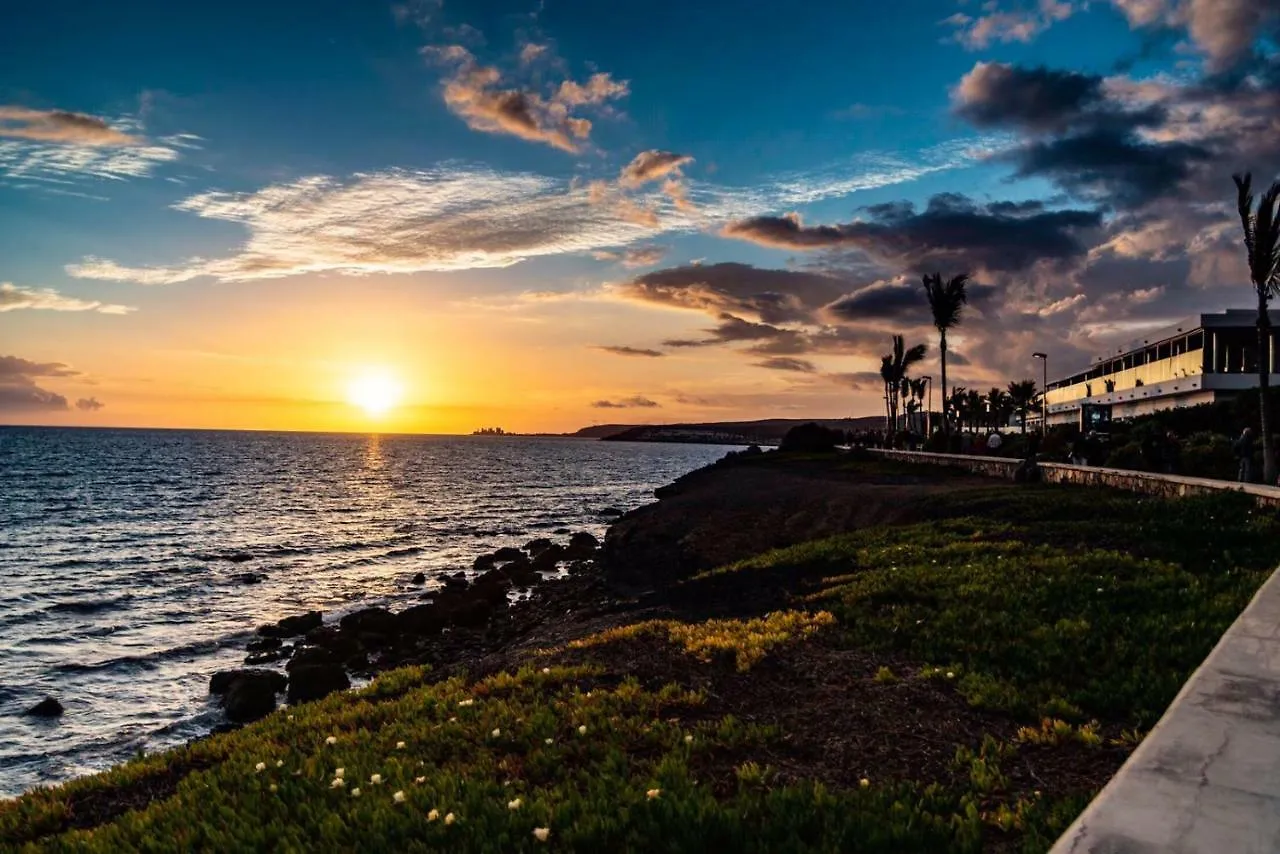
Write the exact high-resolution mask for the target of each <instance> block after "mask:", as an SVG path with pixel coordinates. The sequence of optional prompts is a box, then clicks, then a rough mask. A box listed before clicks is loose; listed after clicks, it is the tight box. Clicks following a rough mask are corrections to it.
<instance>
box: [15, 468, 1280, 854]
mask: <svg viewBox="0 0 1280 854" xmlns="http://www.w3.org/2000/svg"><path fill="white" fill-rule="evenodd" d="M765 456H766V457H768V456H772V455H765ZM784 463H785V461H782V460H779V459H775V460H772V461H761V462H759V463H756V462H753V463H752V465H780V464H784ZM828 464H829V465H830V466H832V467H833V469H834V468H841V469H842V470H846V471H848V472H850V473H851V474H852V475H854V476H857V475H858V473H859V472H864V473H866V475H867V476H868V477H871V476H874V477H877V478H886V477H899V478H902V479H904V480H909V479H911V478H919V479H928V478H932V477H935V476H936V477H947V476H948V475H947V474H946V473H944V472H937V473H936V475H935V473H934V470H932V469H920V468H915V467H909V466H902V465H900V464H893V465H890V466H886V465H885V464H881V463H871V462H851V461H850V460H849V459H847V458H839V457H837V458H833V459H832V460H831V461H830V462H829V463H828ZM916 511H917V512H916V513H915V515H914V517H913V521H911V522H909V523H904V524H896V525H882V526H877V527H870V528H865V529H862V530H856V531H851V532H848V533H844V534H839V535H836V536H831V537H825V538H822V539H818V540H812V541H807V542H803V543H798V544H796V545H792V546H789V547H787V548H781V549H775V550H771V551H768V552H765V553H762V554H758V555H755V556H754V557H751V558H748V559H746V560H742V561H738V562H735V563H732V564H729V565H726V566H722V567H718V568H716V569H713V570H711V571H708V572H704V573H701V574H699V575H696V576H693V577H689V578H686V579H685V580H684V581H683V582H682V583H680V584H679V585H677V587H676V588H675V589H673V590H672V591H670V596H669V598H668V599H667V600H664V604H662V606H661V607H662V609H665V610H664V614H663V615H662V616H655V615H654V609H653V607H652V603H650V606H649V608H648V610H647V611H645V613H644V614H643V615H641V614H639V612H638V611H637V614H636V616H634V617H632V616H629V615H628V613H627V612H626V611H625V609H624V610H622V611H620V612H619V613H618V615H617V616H616V618H615V619H614V620H613V624H612V625H606V626H601V625H595V626H594V627H593V628H592V629H591V630H590V631H586V632H584V633H583V634H582V635H581V636H579V637H577V638H573V639H569V640H567V641H564V642H561V643H554V644H533V645H529V646H527V647H525V648H522V649H518V650H512V651H511V652H510V653H509V654H506V655H505V657H499V659H498V660H497V661H495V662H494V663H493V664H492V666H489V667H487V668H486V669H485V671H484V672H480V671H477V672H473V673H470V674H468V675H462V676H458V675H446V674H445V672H444V671H443V670H435V669H431V668H422V667H415V668H407V669H402V670H397V671H392V672H389V673H386V674H383V675H382V676H381V677H379V678H378V679H377V680H376V681H375V682H374V683H373V684H372V685H370V686H369V687H368V688H366V689H363V690H361V691H357V692H352V693H349V694H344V695H337V696H332V697H330V698H328V699H326V700H323V701H321V702H319V703H314V704H305V705H302V706H298V707H296V708H288V709H283V710H281V711H280V712H278V713H276V714H274V715H272V716H270V717H269V718H267V719H265V720H263V721H260V722H259V723H257V724H254V725H251V726H249V727H246V728H245V729H243V730H240V731H237V732H234V733H229V734H225V735H220V736H216V737H213V738H210V739H207V740H204V741H200V742H197V743H195V744H192V745H189V746H187V747H185V748H183V749H180V750H176V751H171V752H168V753H164V754H158V755H155V756H149V757H145V758H141V759H139V760H137V761H135V762H133V763H130V764H128V765H125V766H122V767H121V768H118V769H116V770H114V771H112V772H109V773H107V774H104V775H99V776H95V777H89V778H85V779H82V780H78V781H75V782H72V783H70V784H67V785H65V786H61V787H58V788H54V789H48V790H40V791H37V792H33V793H30V794H28V795H27V796H25V797H23V798H21V799H18V800H16V801H11V802H7V803H4V804H0V848H4V849H6V850H10V849H12V850H23V849H30V850H68V851H71V850H75V851H81V850H87V851H128V850H173V849H183V850H197V849H202V850H219V851H238V850H265V849H273V850H302V849H308V850H311V851H339V850H357V849H362V850H374V849H377V850H409V851H415V850H421V851H434V850H448V851H541V850H569V851H589V850H607V851H623V850H630V851H641V850H644V851H705V850H715V851H721V850H723V851H832V852H834V851H850V850H858V851H895V852H896V851H973V852H976V851H1043V850H1046V849H1047V848H1048V847H1049V846H1050V845H1051V844H1052V842H1053V840H1054V839H1056V837H1057V836H1058V835H1059V834H1060V833H1061V832H1062V831H1063V830H1064V829H1065V828H1066V826H1067V825H1068V824H1069V823H1070V821H1071V820H1072V819H1073V818H1074V817H1075V816H1076V815H1077V814H1078V813H1079V811H1080V810H1081V809H1083V807H1084V806H1085V805H1086V804H1087V803H1088V801H1089V799H1090V798H1091V797H1092V795H1093V794H1095V793H1096V791H1097V790H1098V789H1099V788H1100V787H1101V786H1102V785H1104V784H1105V782H1106V780H1107V779H1108V778H1109V777H1110V775H1111V774H1113V773H1114V771H1115V770H1116V768H1118V767H1119V765H1120V764H1121V763H1122V762H1123V761H1124V759H1125V757H1126V756H1127V755H1128V753H1129V752H1130V751H1131V750H1132V749H1133V747H1134V746H1135V745H1136V744H1137V743H1138V742H1139V741H1140V739H1141V737H1142V735H1143V733H1145V732H1146V731H1147V730H1149V728H1150V727H1151V726H1152V725H1153V724H1154V722H1155V721H1156V720H1157V719H1158V717H1159V715H1160V714H1161V713H1162V711H1163V710H1164V708H1165V707H1166V706H1167V704H1168V703H1169V701H1170V700H1172V699H1173V696H1174V695H1175V694H1176V692H1177V690H1178V688H1179V687H1180V685H1181V684H1182V682H1183V681H1185V679H1186V677H1187V676H1188V675H1189V674H1190V672H1191V671H1192V670H1193V669H1194V668H1195V667H1196V666H1197V665H1198V664H1199V663H1200V661H1201V660H1202V659H1203V658H1204V656H1205V655H1206V654H1207V653H1208V651H1209V650H1210V649H1211V648H1212V646H1213V644H1214V643H1215V642H1216V641H1217V639H1218V637H1219V636H1220V635H1221V633H1222V632H1223V631H1224V630H1225V629H1226V627H1227V626H1228V625H1229V624H1230V623H1231V621H1232V620H1234V619H1235V617H1236V616H1237V615H1238V614H1239V612H1240V611H1241V610H1242V609H1243V607H1244V606H1245V604H1247V602H1248V600H1249V598H1250V597H1251V596H1252V595H1253V593H1254V591H1256V589H1257V588H1258V586H1259V585H1260V584H1261V583H1262V581H1263V580H1264V579H1265V578H1266V577H1267V575H1268V574H1269V573H1270V571H1271V570H1272V568H1273V567H1274V566H1275V565H1276V564H1277V563H1280V537H1277V534H1278V533H1280V524H1278V523H1277V520H1276V518H1275V516H1274V514H1272V513H1269V512H1262V511H1258V510H1256V509H1255V508H1254V507H1253V506H1252V505H1251V504H1250V503H1249V501H1248V499H1246V498H1244V497H1242V496H1239V495H1232V494H1223V495H1218V496H1210V497H1203V498H1194V499H1185V500H1181V501H1166V500H1156V499H1146V498H1142V497H1139V496H1134V495H1131V494H1124V493H1116V492H1110V491H1104V490H1092V489H1079V488H1073V487H1059V486H1029V487H1025V488H1018V489H1014V488H1009V487H1001V488H965V489H959V490H956V491H953V492H948V493H945V494H931V495H929V496H926V497H922V498H921V499H920V501H919V505H918V507H916ZM708 612H714V613H708Z"/></svg>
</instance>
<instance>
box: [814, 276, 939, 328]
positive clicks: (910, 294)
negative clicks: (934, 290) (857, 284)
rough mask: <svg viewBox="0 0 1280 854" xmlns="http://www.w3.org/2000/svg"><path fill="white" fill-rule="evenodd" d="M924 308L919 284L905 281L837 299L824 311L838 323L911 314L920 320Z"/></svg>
mask: <svg viewBox="0 0 1280 854" xmlns="http://www.w3.org/2000/svg"><path fill="white" fill-rule="evenodd" d="M927 309H928V303H927V302H926V301H925V298H924V293H923V291H922V290H921V288H920V286H919V285H912V284H910V283H907V282H878V283H876V284H874V285H868V286H867V287H865V288H862V289H861V290H858V291H854V292H853V293H851V294H849V295H848V296H844V297H841V298H840V299H838V300H836V301H835V302H833V303H831V305H829V306H827V310H828V311H829V312H830V313H831V314H832V315H834V316H835V317H837V318H840V319H841V320H849V321H858V320H877V319H886V318H897V317H902V316H903V315H908V314H915V315H919V316H921V317H922V318H923V316H924V313H925V311H926V310H927Z"/></svg>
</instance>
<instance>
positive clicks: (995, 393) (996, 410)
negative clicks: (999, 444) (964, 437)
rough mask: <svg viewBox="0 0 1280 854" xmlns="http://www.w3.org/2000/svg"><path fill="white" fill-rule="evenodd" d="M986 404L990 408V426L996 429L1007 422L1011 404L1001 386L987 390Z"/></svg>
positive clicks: (1011, 409)
mask: <svg viewBox="0 0 1280 854" xmlns="http://www.w3.org/2000/svg"><path fill="white" fill-rule="evenodd" d="M987 406H988V407H990V408H991V426H992V427H994V428H995V429H996V430H999V429H1000V428H1001V427H1004V426H1005V425H1007V424H1008V423H1009V413H1011V412H1012V411H1013V405H1012V404H1011V403H1010V402H1009V394H1008V392H1006V391H1005V390H1004V389H1002V388H993V389H991V391H989V392H987Z"/></svg>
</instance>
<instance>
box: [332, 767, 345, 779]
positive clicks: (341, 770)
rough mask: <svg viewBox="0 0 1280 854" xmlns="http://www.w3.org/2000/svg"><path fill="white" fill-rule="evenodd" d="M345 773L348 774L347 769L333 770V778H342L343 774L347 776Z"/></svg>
mask: <svg viewBox="0 0 1280 854" xmlns="http://www.w3.org/2000/svg"><path fill="white" fill-rule="evenodd" d="M345 773H347V769H346V768H335V769H333V776H335V777H341V776H342V775H343V774H345Z"/></svg>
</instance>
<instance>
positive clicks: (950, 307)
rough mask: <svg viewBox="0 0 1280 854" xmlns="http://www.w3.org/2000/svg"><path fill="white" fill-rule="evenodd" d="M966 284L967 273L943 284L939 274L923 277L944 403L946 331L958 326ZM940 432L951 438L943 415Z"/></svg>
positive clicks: (945, 390) (963, 304)
mask: <svg viewBox="0 0 1280 854" xmlns="http://www.w3.org/2000/svg"><path fill="white" fill-rule="evenodd" d="M968 282H969V274H968V273H961V274H960V275H958V276H953V277H951V278H950V279H948V280H947V281H945V282H944V281H942V274H941V273H934V274H933V275H932V276H928V275H926V276H925V277H924V293H925V296H926V297H928V299H929V311H930V313H931V314H932V315H933V325H934V328H935V329H937V330H938V351H939V352H940V353H941V354H942V355H941V359H942V399H943V400H944V401H945V400H947V330H948V329H951V328H952V327H955V326H958V325H959V324H960V313H961V312H962V311H963V310H964V307H965V304H966V303H968V302H969V295H968V293H967V292H966V291H965V285H966V284H968ZM942 430H943V433H944V435H946V436H947V437H948V438H949V437H950V436H951V430H950V428H949V427H948V425H947V419H946V416H945V413H944V415H943V419H942Z"/></svg>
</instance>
